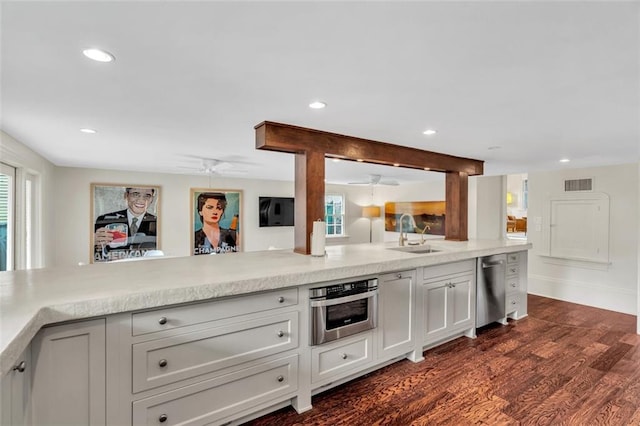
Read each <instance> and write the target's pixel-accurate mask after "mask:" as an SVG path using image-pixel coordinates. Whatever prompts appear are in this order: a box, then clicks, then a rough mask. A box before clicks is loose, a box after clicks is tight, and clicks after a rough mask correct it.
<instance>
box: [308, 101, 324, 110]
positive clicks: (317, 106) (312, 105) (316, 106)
mask: <svg viewBox="0 0 640 426" xmlns="http://www.w3.org/2000/svg"><path fill="white" fill-rule="evenodd" d="M326 106H327V104H326V103H324V102H320V101H315V102H311V103H310V104H309V108H313V109H322V108H324V107H326Z"/></svg>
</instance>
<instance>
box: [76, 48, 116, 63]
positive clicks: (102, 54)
mask: <svg viewBox="0 0 640 426" xmlns="http://www.w3.org/2000/svg"><path fill="white" fill-rule="evenodd" d="M82 54H83V55H84V56H86V57H87V58H89V59H92V60H94V61H97V62H113V61H115V60H116V58H115V56H113V55H112V54H111V53H109V52H107V51H106V50H101V49H95V48H91V49H84V50H83V51H82Z"/></svg>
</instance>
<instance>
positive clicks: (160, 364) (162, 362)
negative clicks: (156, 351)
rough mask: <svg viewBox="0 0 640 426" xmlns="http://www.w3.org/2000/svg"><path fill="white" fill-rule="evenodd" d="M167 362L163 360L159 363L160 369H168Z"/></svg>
mask: <svg viewBox="0 0 640 426" xmlns="http://www.w3.org/2000/svg"><path fill="white" fill-rule="evenodd" d="M167 364H168V363H167V360H166V359H161V360H160V361H158V365H159V366H160V367H166V366H167Z"/></svg>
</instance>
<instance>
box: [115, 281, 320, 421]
mask: <svg viewBox="0 0 640 426" xmlns="http://www.w3.org/2000/svg"><path fill="white" fill-rule="evenodd" d="M300 310H301V308H300V304H299V299H298V289H297V288H286V289H281V290H277V291H269V292H261V293H252V294H248V295H242V296H237V297H229V298H223V299H215V300H211V301H206V302H198V303H191V304H184V305H177V306H166V307H162V308H159V309H153V310H145V311H139V312H133V313H128V314H120V315H117V316H114V317H113V318H109V321H108V332H109V335H108V339H109V340H108V341H109V349H108V350H109V352H108V354H110V355H111V356H110V359H114V360H117V361H114V362H115V363H117V366H116V367H113V366H112V368H113V372H114V373H113V376H119V379H118V380H117V381H116V380H111V376H110V377H109V379H110V380H111V382H112V383H113V386H110V388H109V390H110V393H112V394H116V395H118V396H117V397H114V398H113V402H112V406H111V407H110V408H109V410H110V411H109V412H108V413H107V414H108V416H109V423H112V424H125V423H126V424H130V423H131V422H132V421H133V424H134V425H138V424H143V425H144V424H189V425H191V424H193V425H200V424H222V423H226V422H230V421H234V420H237V419H240V418H244V417H246V416H248V415H251V414H252V413H254V412H258V411H261V410H264V409H265V408H268V407H270V406H273V405H276V404H280V406H282V405H284V404H285V403H287V402H290V401H291V400H292V399H294V398H296V397H297V396H298V387H299V384H298V378H299V377H298V376H299V375H298V369H299V362H300V361H299V359H300V338H301V333H300V317H301V313H300ZM305 336H306V334H305ZM113 347H116V349H113ZM307 399H308V400H309V405H310V399H311V396H310V395H308V396H307ZM114 407H115V408H114Z"/></svg>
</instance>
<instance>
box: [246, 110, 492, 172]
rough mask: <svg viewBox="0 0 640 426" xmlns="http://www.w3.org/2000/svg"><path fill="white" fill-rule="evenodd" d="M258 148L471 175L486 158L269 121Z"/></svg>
mask: <svg viewBox="0 0 640 426" xmlns="http://www.w3.org/2000/svg"><path fill="white" fill-rule="evenodd" d="M255 129H256V148H257V149H264V150H269V151H280V152H289V153H303V152H307V151H318V152H322V153H324V155H325V157H331V158H342V159H345V160H362V162H363V163H373V164H383V165H387V166H393V165H394V164H399V167H405V168H413V169H422V170H424V169H425V168H427V169H429V170H430V171H435V172H460V173H465V174H467V175H468V176H475V175H481V174H482V173H483V172H484V162H483V161H479V160H473V159H469V158H464V157H456V156H453V155H448V154H441V153H439V152H432V151H425V150H421V149H417V148H410V147H406V146H400V145H393V144H390V143H385V142H378V141H373V140H368V139H362V138H357V137H353V136H345V135H340V134H337V133H329V132H323V131H320V130H314V129H308V128H304V127H298V126H292V125H289V124H281V123H274V122H270V121H265V122H262V123H260V124H258V125H257V126H256V127H255Z"/></svg>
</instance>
